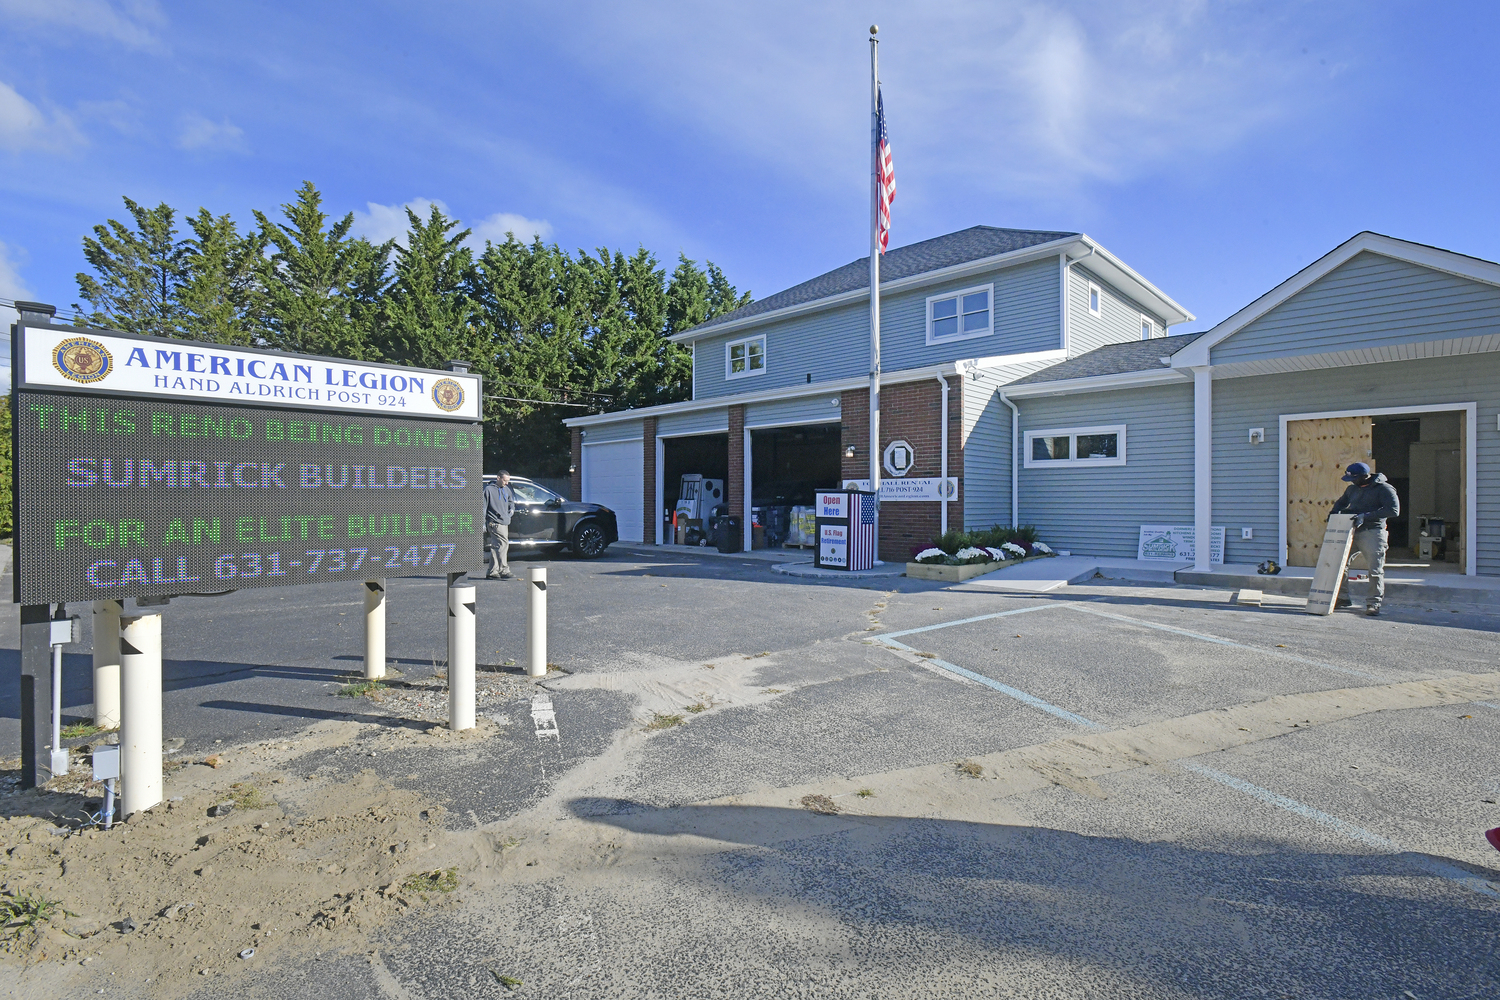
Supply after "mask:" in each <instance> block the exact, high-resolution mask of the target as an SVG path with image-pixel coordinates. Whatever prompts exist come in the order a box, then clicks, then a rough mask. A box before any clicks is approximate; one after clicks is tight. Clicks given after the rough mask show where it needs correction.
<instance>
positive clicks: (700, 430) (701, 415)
mask: <svg viewBox="0 0 1500 1000" xmlns="http://www.w3.org/2000/svg"><path fill="white" fill-rule="evenodd" d="M728 430H729V411H728V410H693V411H691V412H688V413H669V414H667V415H665V416H661V417H657V418H656V434H657V436H658V437H676V436H680V435H683V434H723V433H725V432H726V431H728Z"/></svg>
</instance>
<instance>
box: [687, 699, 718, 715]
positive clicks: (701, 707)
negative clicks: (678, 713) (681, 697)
mask: <svg viewBox="0 0 1500 1000" xmlns="http://www.w3.org/2000/svg"><path fill="white" fill-rule="evenodd" d="M713 707H714V703H713V702H711V701H700V702H696V703H695V704H692V705H689V706H688V707H687V708H684V709H683V711H684V712H692V713H693V714H694V715H697V714H698V713H699V712H707V711H708V710H709V709H710V708H713Z"/></svg>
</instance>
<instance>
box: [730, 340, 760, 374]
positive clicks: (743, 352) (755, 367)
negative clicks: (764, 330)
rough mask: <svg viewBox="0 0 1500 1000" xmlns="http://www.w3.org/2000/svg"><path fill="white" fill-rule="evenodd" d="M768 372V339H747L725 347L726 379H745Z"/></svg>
mask: <svg viewBox="0 0 1500 1000" xmlns="http://www.w3.org/2000/svg"><path fill="white" fill-rule="evenodd" d="M765 372H766V338H765V337H764V336H759V337H746V338H745V339H744V340H732V341H730V342H729V343H728V344H725V345H724V377H725V378H745V377H747V376H750V375H764V374H765Z"/></svg>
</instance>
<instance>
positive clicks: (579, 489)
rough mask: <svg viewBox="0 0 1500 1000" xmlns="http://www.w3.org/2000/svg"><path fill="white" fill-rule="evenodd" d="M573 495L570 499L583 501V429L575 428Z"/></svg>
mask: <svg viewBox="0 0 1500 1000" xmlns="http://www.w3.org/2000/svg"><path fill="white" fill-rule="evenodd" d="M572 476H573V495H572V497H571V498H570V499H573V500H582V499H583V428H581V427H574V428H573V472H572Z"/></svg>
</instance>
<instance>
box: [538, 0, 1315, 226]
mask: <svg viewBox="0 0 1500 1000" xmlns="http://www.w3.org/2000/svg"><path fill="white" fill-rule="evenodd" d="M876 12H878V13H876ZM872 13H875V16H874V17H871V14H872ZM556 16H558V17H561V16H563V15H562V14H561V13H559V14H557V15H556ZM566 16H567V18H568V23H569V31H568V32H561V33H559V34H558V35H557V36H556V37H558V38H559V39H560V40H561V43H562V44H565V45H571V46H572V50H571V51H572V56H573V58H574V59H575V61H576V62H577V63H578V64H579V66H580V67H582V68H584V69H585V71H592V72H597V73H598V74H599V75H600V76H601V77H603V78H606V79H608V81H609V84H610V87H611V88H615V89H618V90H619V91H623V92H624V94H625V95H626V99H627V100H632V101H635V102H638V103H640V104H644V105H646V106H648V107H650V108H651V109H652V112H653V113H654V114H655V115H657V116H658V117H660V118H661V119H663V120H664V121H666V122H668V123H669V125H668V126H667V129H670V130H676V131H685V132H686V133H687V134H689V135H696V136H703V137H708V136H712V137H713V141H715V142H717V143H719V144H721V145H722V146H724V147H727V148H728V149H730V150H737V151H738V152H739V153H740V154H741V155H743V156H744V157H746V158H747V159H750V160H752V161H754V162H757V163H767V164H769V165H771V166H772V167H773V168H775V169H777V170H780V171H783V172H785V173H788V174H794V175H799V176H800V177H801V178H802V179H803V182H804V183H809V184H815V185H820V186H822V185H827V186H829V187H838V188H841V189H842V188H844V187H846V186H848V185H849V184H850V183H851V182H855V183H858V184H860V185H861V186H863V184H864V183H865V176H866V172H867V169H868V163H867V161H866V160H865V159H864V157H863V156H861V155H860V152H859V150H860V146H861V145H862V144H863V142H862V141H863V138H864V136H866V135H868V124H867V123H868V121H869V117H868V104H869V70H868V65H869V64H868V59H869V56H868V53H869V47H868V44H867V42H866V41H865V40H864V37H865V31H864V29H865V26H866V25H868V24H869V21H870V20H872V19H873V20H877V21H878V22H879V23H880V24H881V28H882V30H881V33H880V38H881V40H882V44H881V76H882V78H883V84H884V90H885V99H886V110H887V113H888V118H889V122H890V128H891V135H892V143H893V148H894V151H895V155H896V164H897V176H898V178H902V179H903V181H905V179H906V178H909V177H913V175H914V174H915V175H916V176H920V177H922V178H923V181H924V183H922V184H908V183H903V185H902V189H903V191H904V192H908V198H911V197H914V196H917V195H918V192H919V191H920V190H921V189H922V188H923V187H925V188H927V189H928V190H931V191H933V192H934V193H935V196H940V195H938V194H937V193H938V192H941V191H942V190H943V188H944V186H945V185H944V181H945V179H946V180H948V181H950V182H951V181H952V180H954V179H956V178H959V177H962V179H963V181H964V183H965V185H966V186H968V185H973V186H974V187H977V188H979V189H980V190H985V191H989V192H995V193H1003V194H1007V195H1022V196H1025V197H1027V198H1035V197H1037V196H1038V195H1041V196H1045V195H1047V194H1048V193H1049V192H1050V193H1071V192H1073V191H1074V190H1076V188H1077V187H1078V186H1079V185H1080V184H1085V183H1094V182H1102V183H1120V182H1124V181H1128V180H1131V179H1134V178H1138V177H1140V176H1142V175H1145V174H1149V173H1151V172H1154V171H1158V170H1161V169H1166V168H1174V169H1175V168H1180V167H1181V166H1183V165H1184V163H1185V161H1186V160H1189V159H1191V158H1194V157H1197V156H1200V155H1203V154H1215V153H1218V152H1221V151H1224V150H1226V149H1231V148H1235V147H1237V146H1239V145H1241V144H1243V143H1244V142H1245V141H1246V140H1247V139H1249V138H1250V137H1252V136H1254V135H1256V134H1258V133H1259V131H1260V130H1262V129H1263V128H1264V127H1265V126H1267V125H1268V124H1271V123H1275V122H1280V121H1286V120H1288V119H1290V118H1293V117H1296V116H1299V115H1305V114H1307V113H1308V112H1309V111H1312V110H1314V109H1315V108H1316V107H1317V106H1318V102H1319V101H1320V100H1326V99H1327V96H1326V95H1327V94H1328V90H1327V88H1318V87H1315V86H1313V84H1314V83H1315V82H1317V81H1318V80H1326V79H1327V78H1329V77H1331V76H1334V75H1336V72H1337V67H1336V66H1320V65H1319V64H1318V63H1317V61H1316V60H1312V59H1308V58H1306V56H1305V55H1303V54H1302V53H1301V51H1300V46H1301V45H1302V42H1303V40H1305V39H1307V38H1308V37H1309V36H1310V35H1317V34H1319V33H1320V32H1322V31H1323V28H1324V27H1325V26H1326V25H1327V24H1328V23H1330V22H1331V21H1334V20H1337V19H1338V18H1339V17H1342V16H1344V11H1343V5H1338V4H1330V5H1327V7H1326V8H1308V7H1306V6H1305V5H1295V6H1293V7H1290V8H1287V9H1286V10H1285V11H1283V12H1281V13H1280V14H1278V13H1276V12H1274V11H1272V12H1267V11H1266V10H1264V9H1263V8H1262V6H1261V5H1253V6H1252V5H1248V4H1208V3H1206V2H1204V0H1176V2H1163V0H1118V2H1117V3H1114V4H1110V5H1104V4H1098V3H1095V2H1092V0H1071V2H1069V0H1061V2H1056V0H1048V2H1040V0H1016V2H1011V3H1006V4H996V3H994V2H993V0H967V2H963V0H956V2H952V3H947V4H927V5H920V4H909V3H900V4H895V3H877V4H873V5H870V9H869V10H867V11H865V12H864V13H861V14H859V15H857V16H856V14H855V13H854V12H853V11H850V10H849V9H848V8H846V7H844V6H842V5H807V4H803V3H793V2H788V0H780V2H778V0H768V2H766V3H763V4H756V5H735V6H721V5H713V4H699V3H692V4H688V3H662V4H656V5H647V6H642V5H626V6H619V5H605V4H598V5H595V6H594V7H592V8H591V14H590V16H588V17H578V16H577V15H576V11H573V12H570V13H568V14H567V15H566ZM857 17H858V18H863V19H857ZM793 23H795V24H796V25H797V26H798V30H796V31H787V30H785V28H786V25H788V24H793ZM705 39H712V40H713V42H712V44H704V40H705ZM1335 61H1336V60H1335V59H1330V60H1329V62H1330V63H1334V62H1335ZM903 166H905V167H906V168H907V169H906V170H905V171H903V170H902V167H903ZM914 168H916V169H914ZM903 174H904V175H905V176H904V177H903ZM910 203H911V202H910V201H908V204H910Z"/></svg>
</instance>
